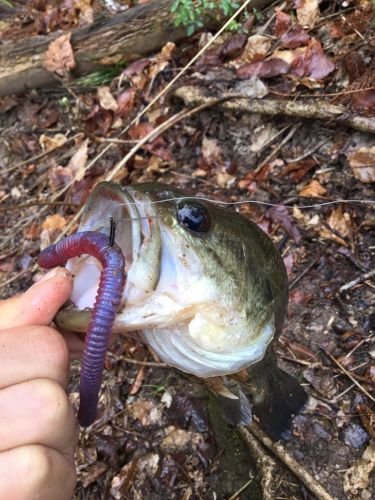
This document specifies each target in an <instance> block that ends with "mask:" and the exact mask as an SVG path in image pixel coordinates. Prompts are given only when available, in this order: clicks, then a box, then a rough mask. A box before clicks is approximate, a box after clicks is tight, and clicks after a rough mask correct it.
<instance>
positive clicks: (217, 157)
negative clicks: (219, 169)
mask: <svg viewBox="0 0 375 500" xmlns="http://www.w3.org/2000/svg"><path fill="white" fill-rule="evenodd" d="M201 153H202V157H203V159H204V162H205V165H207V166H209V167H216V166H218V165H222V164H223V157H222V151H221V148H220V146H219V141H217V140H216V139H212V138H210V137H207V136H206V135H205V136H204V137H203V140H202V148H201Z"/></svg>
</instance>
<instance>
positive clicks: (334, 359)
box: [321, 348, 375, 403]
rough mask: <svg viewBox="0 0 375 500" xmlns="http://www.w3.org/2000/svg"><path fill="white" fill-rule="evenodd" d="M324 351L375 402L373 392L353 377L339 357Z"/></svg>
mask: <svg viewBox="0 0 375 500" xmlns="http://www.w3.org/2000/svg"><path fill="white" fill-rule="evenodd" d="M321 349H322V348H321ZM322 351H323V352H324V354H325V355H326V356H328V357H329V359H330V360H331V361H333V362H334V363H335V365H336V366H338V367H339V368H340V370H341V371H342V372H343V373H345V375H346V376H347V377H348V378H350V380H351V381H352V382H353V383H354V384H355V385H356V386H357V387H358V388H359V389H360V390H361V391H362V392H363V393H364V394H366V396H367V397H368V398H370V399H371V401H373V402H374V403H375V398H374V397H373V396H371V394H370V393H369V392H367V391H366V389H365V388H364V387H363V386H362V385H361V384H360V383H359V382H358V380H356V379H355V378H354V377H353V375H352V374H351V373H350V372H348V370H346V369H345V368H344V367H343V366H342V364H341V363H340V362H339V361H337V359H336V358H334V357H333V356H332V354H330V353H329V352H327V351H325V350H324V349H322Z"/></svg>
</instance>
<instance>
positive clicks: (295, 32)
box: [280, 24, 310, 49]
mask: <svg viewBox="0 0 375 500" xmlns="http://www.w3.org/2000/svg"><path fill="white" fill-rule="evenodd" d="M280 41H281V45H282V47H285V48H287V49H295V48H297V47H302V46H303V45H308V43H309V41H310V36H309V35H308V34H307V33H306V31H305V30H304V29H303V28H302V26H300V25H299V24H298V25H297V26H296V27H295V28H294V29H292V30H291V31H288V32H287V33H285V34H284V35H283V36H282V37H281V40H280Z"/></svg>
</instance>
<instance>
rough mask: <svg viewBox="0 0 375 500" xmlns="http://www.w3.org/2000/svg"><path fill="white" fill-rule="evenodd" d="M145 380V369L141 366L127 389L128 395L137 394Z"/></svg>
mask: <svg viewBox="0 0 375 500" xmlns="http://www.w3.org/2000/svg"><path fill="white" fill-rule="evenodd" d="M144 378H145V367H144V366H141V367H140V368H139V370H138V373H137V376H136V377H135V380H134V382H133V383H132V385H131V387H130V389H129V395H130V396H134V394H137V392H138V391H139V389H140V388H141V387H142V383H143V380H144Z"/></svg>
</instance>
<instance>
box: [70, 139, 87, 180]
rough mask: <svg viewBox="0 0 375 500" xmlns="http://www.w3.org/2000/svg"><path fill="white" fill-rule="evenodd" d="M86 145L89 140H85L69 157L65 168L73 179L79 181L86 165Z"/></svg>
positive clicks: (83, 174)
mask: <svg viewBox="0 0 375 500" xmlns="http://www.w3.org/2000/svg"><path fill="white" fill-rule="evenodd" d="M88 143H89V139H85V140H84V141H83V142H82V144H81V145H80V146H79V148H78V149H77V151H76V152H75V153H74V155H73V156H72V157H71V159H70V161H69V164H68V166H67V167H66V168H68V169H69V170H70V172H71V173H72V175H73V177H74V179H75V180H76V181H80V180H82V179H83V177H84V176H85V172H86V168H85V167H86V163H87V158H88Z"/></svg>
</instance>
